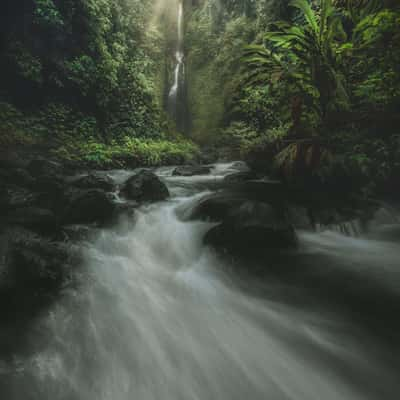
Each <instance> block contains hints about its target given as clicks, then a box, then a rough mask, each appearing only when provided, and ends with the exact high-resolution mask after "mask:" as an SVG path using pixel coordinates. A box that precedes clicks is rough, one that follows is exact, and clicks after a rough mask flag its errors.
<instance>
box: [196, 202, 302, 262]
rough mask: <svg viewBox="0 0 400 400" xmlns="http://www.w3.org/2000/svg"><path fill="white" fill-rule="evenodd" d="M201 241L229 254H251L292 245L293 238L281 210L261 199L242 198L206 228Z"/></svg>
mask: <svg viewBox="0 0 400 400" xmlns="http://www.w3.org/2000/svg"><path fill="white" fill-rule="evenodd" d="M204 243H205V244H207V245H211V246H213V247H214V248H216V249H217V250H223V251H228V252H229V253H231V254H235V255H246V256H247V255H249V256H252V255H259V254H268V252H269V251H270V250H271V249H280V248H290V247H294V246H296V244H297V238H296V233H295V231H294V228H293V226H292V224H291V223H290V222H289V221H288V219H287V218H286V215H285V213H284V212H283V211H282V210H278V209H276V208H275V207H273V206H271V205H269V204H267V203H263V202H257V201H245V202H243V203H242V204H241V205H240V206H239V207H237V208H235V209H233V210H231V212H230V214H229V215H228V217H227V218H225V219H224V220H223V222H222V223H221V224H220V225H217V226H215V227H214V228H212V229H211V230H210V231H208V232H207V234H206V235H205V237H204Z"/></svg>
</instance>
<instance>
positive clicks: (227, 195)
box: [177, 190, 248, 222]
mask: <svg viewBox="0 0 400 400" xmlns="http://www.w3.org/2000/svg"><path fill="white" fill-rule="evenodd" d="M247 200H248V199H247V197H246V195H245V194H244V193H237V192H233V191H227V190H225V191H221V192H217V193H212V194H209V195H206V196H204V197H203V198H202V199H200V200H199V201H198V202H197V203H196V204H195V205H193V204H191V203H189V204H188V205H187V207H186V205H183V206H182V207H181V208H179V209H178V210H177V213H178V215H179V216H180V217H181V218H182V219H183V220H203V221H214V222H217V221H223V220H224V219H225V218H227V217H228V216H229V215H230V214H231V213H232V211H233V210H234V209H236V208H238V207H240V206H241V205H242V204H243V203H245V202H246V201H247Z"/></svg>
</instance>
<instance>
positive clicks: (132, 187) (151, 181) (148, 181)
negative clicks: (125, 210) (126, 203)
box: [121, 170, 169, 201]
mask: <svg viewBox="0 0 400 400" xmlns="http://www.w3.org/2000/svg"><path fill="white" fill-rule="evenodd" d="M121 193H122V194H123V195H124V196H125V197H126V198H128V199H130V200H136V201H161V200H165V199H166V198H168V197H169V191H168V188H167V186H166V185H165V184H164V183H163V182H162V181H161V180H160V178H158V176H157V175H155V174H154V173H152V172H150V171H148V170H142V171H139V172H137V173H136V174H135V175H133V176H131V177H130V178H129V179H128V180H127V181H126V182H125V183H124V185H123V187H122V189H121Z"/></svg>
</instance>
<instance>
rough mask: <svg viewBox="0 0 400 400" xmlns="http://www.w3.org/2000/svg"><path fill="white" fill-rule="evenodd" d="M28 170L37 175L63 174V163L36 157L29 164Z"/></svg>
mask: <svg viewBox="0 0 400 400" xmlns="http://www.w3.org/2000/svg"><path fill="white" fill-rule="evenodd" d="M28 171H29V172H30V174H32V176H34V177H37V176H40V175H62V174H63V166H62V164H60V163H58V162H55V161H50V160H46V159H41V158H39V159H35V160H32V161H31V162H30V163H29V164H28Z"/></svg>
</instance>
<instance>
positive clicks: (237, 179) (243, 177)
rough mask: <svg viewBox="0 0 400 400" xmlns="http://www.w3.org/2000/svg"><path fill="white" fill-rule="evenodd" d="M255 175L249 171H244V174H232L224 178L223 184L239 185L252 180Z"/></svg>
mask: <svg viewBox="0 0 400 400" xmlns="http://www.w3.org/2000/svg"><path fill="white" fill-rule="evenodd" d="M254 178H255V175H254V173H253V172H251V171H244V172H234V173H232V174H229V175H227V176H225V178H224V183H227V184H233V183H241V182H245V181H248V180H251V179H254Z"/></svg>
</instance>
